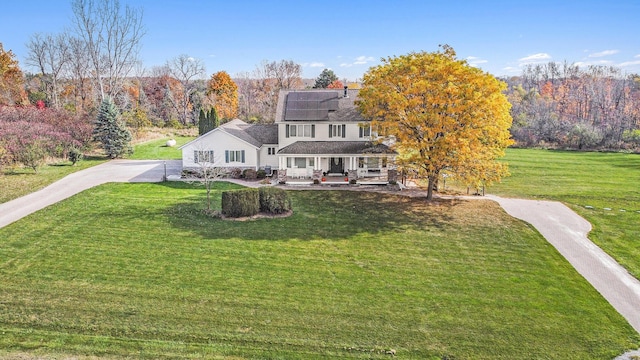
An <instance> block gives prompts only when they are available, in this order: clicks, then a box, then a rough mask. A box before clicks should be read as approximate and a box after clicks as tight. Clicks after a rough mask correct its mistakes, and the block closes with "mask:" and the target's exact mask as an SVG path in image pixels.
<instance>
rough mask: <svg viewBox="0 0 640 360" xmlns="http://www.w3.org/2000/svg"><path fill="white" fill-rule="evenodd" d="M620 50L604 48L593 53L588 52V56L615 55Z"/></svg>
mask: <svg viewBox="0 0 640 360" xmlns="http://www.w3.org/2000/svg"><path fill="white" fill-rule="evenodd" d="M619 52H620V50H605V51H600V52H597V53H593V54H589V57H590V58H595V57H603V56H610V55H615V54H617V53H619Z"/></svg>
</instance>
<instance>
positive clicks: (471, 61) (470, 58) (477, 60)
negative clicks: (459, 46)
mask: <svg viewBox="0 0 640 360" xmlns="http://www.w3.org/2000/svg"><path fill="white" fill-rule="evenodd" d="M465 60H467V63H468V64H469V65H471V66H473V67H478V66H479V65H480V64H486V63H488V61H487V60H485V59H481V58H479V57H475V56H468V57H467V58H466V59H465Z"/></svg>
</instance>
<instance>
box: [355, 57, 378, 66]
mask: <svg viewBox="0 0 640 360" xmlns="http://www.w3.org/2000/svg"><path fill="white" fill-rule="evenodd" d="M375 60H376V59H374V58H373V56H358V57H357V58H356V61H354V62H353V65H364V64H366V63H370V62H372V61H375Z"/></svg>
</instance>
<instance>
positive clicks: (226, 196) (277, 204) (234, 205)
mask: <svg viewBox="0 0 640 360" xmlns="http://www.w3.org/2000/svg"><path fill="white" fill-rule="evenodd" d="M290 210H291V199H289V195H288V194H287V192H286V191H284V190H282V189H278V188H272V187H261V188H260V189H259V190H256V189H242V190H234V191H225V192H223V193H222V214H223V215H224V216H227V217H247V216H253V215H256V214H258V212H265V213H270V214H283V213H286V212H288V211H290Z"/></svg>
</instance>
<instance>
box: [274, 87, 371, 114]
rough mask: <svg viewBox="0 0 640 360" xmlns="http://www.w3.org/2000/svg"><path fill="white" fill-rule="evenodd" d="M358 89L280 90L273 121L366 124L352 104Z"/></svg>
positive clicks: (356, 96)
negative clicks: (351, 122)
mask: <svg viewBox="0 0 640 360" xmlns="http://www.w3.org/2000/svg"><path fill="white" fill-rule="evenodd" d="M358 93H359V90H358V89H347V90H346V95H347V96H345V90H333V89H312V90H281V91H280V94H279V96H278V106H277V108H276V119H275V121H276V122H283V121H287V122H289V121H325V122H326V121H336V122H342V121H358V122H362V121H366V120H365V119H364V118H363V117H362V115H361V114H360V111H359V110H358V107H357V106H356V104H355V101H356V100H357V98H358Z"/></svg>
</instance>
